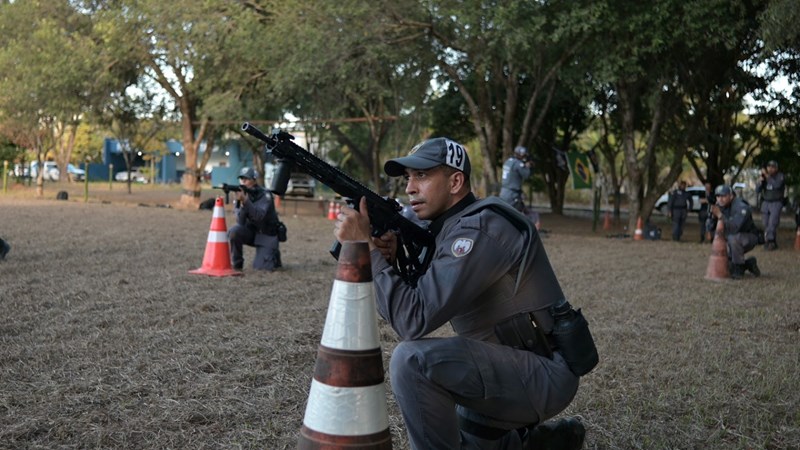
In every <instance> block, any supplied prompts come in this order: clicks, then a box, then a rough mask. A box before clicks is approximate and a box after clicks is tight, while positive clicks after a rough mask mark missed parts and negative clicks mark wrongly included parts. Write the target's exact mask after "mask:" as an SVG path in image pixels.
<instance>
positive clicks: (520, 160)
mask: <svg viewBox="0 0 800 450" xmlns="http://www.w3.org/2000/svg"><path fill="white" fill-rule="evenodd" d="M527 158H528V149H527V148H525V147H521V146H520V147H517V148H515V149H514V156H511V157H510V158H508V159H507V160H506V162H505V163H503V179H502V187H501V189H500V198H502V199H503V200H505V201H506V202H507V203H508V204H509V205H511V206H513V207H514V209H516V210H517V211H523V210H524V209H525V202H524V201H523V199H522V183H524V182H525V180H526V179H527V178H528V177H529V176H531V163H530V161H528V160H527Z"/></svg>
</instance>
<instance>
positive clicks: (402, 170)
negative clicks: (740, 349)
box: [334, 137, 598, 450]
mask: <svg viewBox="0 0 800 450" xmlns="http://www.w3.org/2000/svg"><path fill="white" fill-rule="evenodd" d="M470 170H471V166H470V162H469V157H468V156H467V152H466V149H465V148H464V147H463V146H461V145H460V144H458V143H456V142H454V141H451V140H450V139H447V138H443V137H440V138H435V139H430V140H427V141H424V142H422V143H420V144H418V145H417V146H415V147H414V148H413V149H412V150H411V152H410V153H409V155H408V156H405V157H401V158H396V159H392V160H389V161H387V162H386V164H385V165H384V171H385V172H386V174H387V175H389V176H392V177H399V176H402V177H404V178H405V180H406V189H405V192H406V194H408V196H409V204H410V205H411V208H412V209H413V211H414V212H415V213H416V215H417V217H418V218H419V219H420V220H425V221H428V220H429V221H430V225H429V226H428V230H430V231H431V232H432V234H433V236H434V239H435V244H434V245H435V247H436V248H435V249H429V250H428V251H430V252H433V253H432V254H433V259H432V260H431V261H430V263H429V264H428V266H427V267H426V270H425V272H424V273H422V274H421V275H420V276H419V277H418V278H417V279H415V280H405V279H404V278H403V277H401V276H400V274H399V273H398V271H397V270H396V269H395V267H394V266H393V265H392V263H393V262H394V259H395V255H396V252H397V250H398V249H397V239H398V238H397V236H395V235H394V234H393V233H392V232H389V233H386V234H384V235H383V236H380V237H376V238H372V236H371V234H370V221H369V214H368V210H367V203H366V201H365V200H364V199H361V203H360V205H359V208H358V210H356V209H351V208H345V209H344V210H342V212H341V214H339V216H338V217H337V222H336V225H335V231H334V234H335V235H336V238H337V239H338V240H339V241H367V242H368V243H369V246H370V257H371V263H372V276H373V284H374V286H375V293H376V295H375V300H376V303H377V309H378V313H379V314H380V315H381V316H382V317H383V318H384V319H385V320H387V321H388V322H389V324H391V326H392V328H393V329H394V330H395V332H396V333H397V334H398V335H399V336H400V338H401V339H402V342H400V344H399V345H398V346H397V347H396V348H395V350H394V352H393V353H392V357H391V361H390V374H391V381H392V390H393V391H394V395H395V398H396V399H397V403H398V405H399V407H400V410H401V412H402V414H403V419H404V421H405V424H406V430H407V432H408V436H409V440H410V442H411V447H412V448H413V449H417V450H436V449H442V450H452V449H458V448H469V449H489V448H492V449H511V450H514V449H528V448H537V449H538V448H547V449H550V448H559V449H577V448H581V446H582V444H583V440H584V436H585V428H584V426H583V424H582V423H581V422H580V421H579V420H578V419H577V418H564V419H560V420H548V419H550V418H552V417H555V416H556V415H558V414H559V413H561V412H562V411H563V410H564V409H565V408H566V407H567V406H569V404H570V403H571V402H572V400H573V398H574V396H575V394H576V393H577V391H578V384H579V381H578V380H579V377H580V376H582V375H585V374H586V373H588V372H589V371H590V370H591V369H592V368H593V367H594V366H595V364H597V362H598V356H597V350H596V348H595V346H594V342H593V340H592V337H591V334H590V333H589V328H588V324H587V322H586V320H585V319H584V318H583V315H582V314H581V313H580V310H577V311H576V310H573V309H572V307H571V306H570V305H569V303H567V302H566V300H565V296H564V292H563V291H562V290H561V286H560V284H559V282H558V279H557V278H556V275H555V273H554V271H553V268H552V266H551V265H550V261H549V259H548V258H547V254H546V253H545V249H544V246H543V244H542V240H541V238H540V236H539V234H538V233H537V231H536V229H535V227H534V226H533V224H532V223H531V221H530V220H528V219H527V217H525V216H524V215H522V214H520V213H519V212H518V211H517V210H516V209H514V208H513V207H512V206H511V205H509V204H507V203H506V202H504V201H502V200H500V199H498V198H497V197H489V198H486V199H482V200H478V199H477V198H476V197H475V195H474V194H473V193H472V190H471V185H470V180H469V176H470ZM448 322H450V325H451V326H452V328H453V330H454V331H455V333H456V334H457V335H456V336H449V337H441V338H431V337H429V336H428V335H429V334H430V333H432V332H434V331H435V330H437V329H439V328H440V327H441V326H442V325H444V324H446V323H448ZM567 329H569V330H570V332H569V333H565V332H563V331H565V330H567ZM568 334H569V336H570V338H569V339H563V338H565V337H566V336H567V335H568ZM572 337H574V338H575V339H572ZM532 445H533V446H532Z"/></svg>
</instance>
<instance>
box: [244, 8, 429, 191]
mask: <svg viewBox="0 0 800 450" xmlns="http://www.w3.org/2000/svg"><path fill="white" fill-rule="evenodd" d="M249 3H251V4H253V5H251V6H252V8H253V10H254V11H255V13H256V14H257V15H258V16H259V17H261V18H262V20H263V22H264V23H265V28H266V30H265V31H266V35H267V36H268V37H267V40H268V41H270V42H273V43H275V45H274V47H273V48H272V49H271V51H270V52H269V55H270V56H271V59H270V60H269V61H264V62H262V63H261V65H259V66H257V67H258V68H259V69H260V70H261V71H262V72H263V73H264V74H266V75H264V76H260V77H258V79H260V80H266V79H268V80H269V85H268V86H267V87H266V89H264V88H263V87H262V89H264V91H266V92H268V95H269V96H270V97H269V98H270V99H271V100H272V101H276V102H279V103H280V104H281V105H284V106H285V109H286V111H288V112H291V114H292V115H294V116H297V117H299V118H300V120H301V121H302V122H303V123H304V125H303V127H304V129H305V131H307V132H312V133H316V134H318V135H321V136H323V137H325V138H327V140H329V141H332V142H335V143H336V144H338V145H337V146H336V147H337V148H335V149H334V151H332V152H330V154H331V155H334V154H338V155H339V156H341V158H340V160H341V161H348V163H349V165H350V168H349V169H350V171H351V172H352V173H354V175H355V176H358V177H364V178H369V179H371V181H372V184H373V185H375V186H376V187H377V189H379V190H380V189H381V188H382V187H383V185H384V183H383V182H382V178H383V175H382V172H383V171H382V166H381V152H382V150H383V149H384V147H385V146H386V145H387V141H388V140H389V139H390V137H391V131H392V129H393V127H394V126H395V123H396V122H397V120H398V118H400V116H401V115H404V114H408V111H413V110H415V109H418V107H419V105H421V103H422V100H423V97H424V93H425V90H426V89H427V87H428V80H429V75H428V72H429V68H428V67H426V66H425V65H424V64H421V62H420V61H419V59H418V58H417V56H416V55H417V52H416V48H415V47H414V46H413V45H397V44H396V42H394V41H393V39H394V38H395V36H393V35H390V34H388V33H387V29H388V28H390V24H389V23H387V21H386V19H385V17H384V16H383V15H382V14H381V10H380V6H381V5H380V4H378V3H373V2H363V1H347V2H335V3H334V2H316V1H309V0H296V1H291V2H285V1H283V2H275V3H274V4H270V5H269V7H266V4H267V2H258V4H259V5H264V6H262V7H260V8H259V7H256V5H254V4H255V3H256V2H249ZM286 36H291V41H290V45H287V42H286V41H285V37H286ZM275 62H277V63H275ZM250 78H251V79H254V78H256V77H255V76H251V77H250Z"/></svg>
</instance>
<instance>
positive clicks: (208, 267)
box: [189, 197, 242, 277]
mask: <svg viewBox="0 0 800 450" xmlns="http://www.w3.org/2000/svg"><path fill="white" fill-rule="evenodd" d="M189 273H196V274H200V275H209V276H212V277H228V276H232V275H241V274H242V272H239V271H238V270H233V268H232V267H231V250H230V247H229V246H228V226H227V225H226V224H225V206H223V204H222V197H217V201H216V202H215V203H214V214H213V215H212V217H211V227H210V229H209V231H208V241H207V242H206V253H205V255H204V256H203V265H202V266H201V267H200V268H199V269H195V270H190V271H189Z"/></svg>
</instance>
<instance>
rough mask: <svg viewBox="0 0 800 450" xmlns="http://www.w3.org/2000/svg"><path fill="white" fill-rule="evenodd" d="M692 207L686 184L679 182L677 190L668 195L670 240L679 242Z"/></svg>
mask: <svg viewBox="0 0 800 450" xmlns="http://www.w3.org/2000/svg"><path fill="white" fill-rule="evenodd" d="M691 207H692V197H691V195H689V193H688V192H687V191H686V182H685V181H683V180H681V181H680V182H679V183H678V188H677V189H675V190H674V191H672V192H671V193H670V194H669V201H667V215H668V216H669V217H670V218H671V219H672V240H673V241H680V240H681V236H682V235H683V226H684V224H686V216H687V215H688V214H689V209H691Z"/></svg>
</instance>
